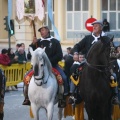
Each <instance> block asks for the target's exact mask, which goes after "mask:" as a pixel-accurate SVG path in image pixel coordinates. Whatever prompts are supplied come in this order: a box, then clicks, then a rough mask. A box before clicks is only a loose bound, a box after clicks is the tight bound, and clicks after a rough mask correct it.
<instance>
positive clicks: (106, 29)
mask: <svg viewBox="0 0 120 120" xmlns="http://www.w3.org/2000/svg"><path fill="white" fill-rule="evenodd" d="M103 31H104V32H109V31H110V24H109V22H108V21H107V19H104V20H103Z"/></svg>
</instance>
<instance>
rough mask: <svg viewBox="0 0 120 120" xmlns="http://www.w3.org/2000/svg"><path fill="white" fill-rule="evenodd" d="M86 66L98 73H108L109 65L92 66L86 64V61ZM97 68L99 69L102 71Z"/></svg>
mask: <svg viewBox="0 0 120 120" xmlns="http://www.w3.org/2000/svg"><path fill="white" fill-rule="evenodd" d="M86 64H87V65H88V67H91V68H93V69H96V70H98V71H99V72H106V71H109V65H93V64H90V63H88V61H87V60H86ZM98 67H101V68H102V70H101V69H100V68H98Z"/></svg>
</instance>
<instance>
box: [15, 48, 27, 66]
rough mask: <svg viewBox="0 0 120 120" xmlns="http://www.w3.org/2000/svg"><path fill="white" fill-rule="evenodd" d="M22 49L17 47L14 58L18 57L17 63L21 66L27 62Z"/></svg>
mask: <svg viewBox="0 0 120 120" xmlns="http://www.w3.org/2000/svg"><path fill="white" fill-rule="evenodd" d="M24 52H25V51H24V49H23V48H22V47H19V48H18V52H17V53H16V55H15V57H18V60H17V62H18V63H19V64H23V63H26V62H27V59H26V57H25V54H24Z"/></svg>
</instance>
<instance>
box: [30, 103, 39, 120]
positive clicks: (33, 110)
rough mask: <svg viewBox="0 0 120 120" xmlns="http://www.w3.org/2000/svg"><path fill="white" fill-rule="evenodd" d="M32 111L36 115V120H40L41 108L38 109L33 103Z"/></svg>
mask: <svg viewBox="0 0 120 120" xmlns="http://www.w3.org/2000/svg"><path fill="white" fill-rule="evenodd" d="M31 109H32V113H33V115H34V119H35V120H39V108H38V107H37V105H36V104H34V103H31Z"/></svg>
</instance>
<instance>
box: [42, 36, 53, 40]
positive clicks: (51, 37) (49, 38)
mask: <svg viewBox="0 0 120 120" xmlns="http://www.w3.org/2000/svg"><path fill="white" fill-rule="evenodd" d="M53 38H54V37H53V36H50V37H48V38H43V37H41V38H40V39H41V41H43V40H48V41H50V40H51V39H53Z"/></svg>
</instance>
